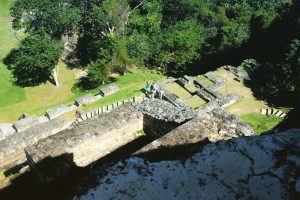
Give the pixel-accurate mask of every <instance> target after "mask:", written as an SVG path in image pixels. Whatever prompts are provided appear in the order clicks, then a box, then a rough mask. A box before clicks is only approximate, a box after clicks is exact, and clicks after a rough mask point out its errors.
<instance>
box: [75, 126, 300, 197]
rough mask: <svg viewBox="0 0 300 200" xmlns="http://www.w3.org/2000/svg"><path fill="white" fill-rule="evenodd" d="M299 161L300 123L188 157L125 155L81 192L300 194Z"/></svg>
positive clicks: (110, 194) (122, 194) (118, 194)
mask: <svg viewBox="0 0 300 200" xmlns="http://www.w3.org/2000/svg"><path fill="white" fill-rule="evenodd" d="M198 131H199V132H201V131H202V130H198ZM299 161H300V129H297V130H296V129H294V130H288V131H285V132H282V133H277V134H274V135H268V136H253V137H242V138H236V139H233V140H229V141H221V142H217V143H212V144H209V145H206V146H205V147H204V148H203V149H202V150H201V151H200V152H199V153H196V154H194V155H193V156H190V157H189V158H185V159H184V160H173V161H161V162H148V161H146V160H143V159H139V158H130V159H127V160H125V161H121V162H119V163H117V164H115V165H114V166H112V167H110V168H108V169H107V170H106V172H104V174H106V175H105V176H102V177H98V180H99V182H98V186H96V187H93V188H90V190H89V191H88V192H86V193H85V194H84V195H81V196H80V197H78V198H80V199H83V200H85V199H124V198H128V199H137V200H139V199H141V200H148V199H149V200H150V199H180V200H181V199H206V200H215V199H242V200H246V199H272V200H285V199H300V174H299V170H300V162H299ZM93 178H95V177H94V176H93Z"/></svg>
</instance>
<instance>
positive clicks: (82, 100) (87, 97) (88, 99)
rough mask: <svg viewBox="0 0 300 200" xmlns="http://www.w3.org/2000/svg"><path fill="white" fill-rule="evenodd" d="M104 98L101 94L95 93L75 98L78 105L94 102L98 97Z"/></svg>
mask: <svg viewBox="0 0 300 200" xmlns="http://www.w3.org/2000/svg"><path fill="white" fill-rule="evenodd" d="M100 98H102V96H101V95H96V96H95V95H93V94H86V95H84V96H82V97H79V98H78V99H76V100H75V104H76V105H77V106H81V105H85V104H89V103H92V102H94V101H97V100H98V99H100Z"/></svg>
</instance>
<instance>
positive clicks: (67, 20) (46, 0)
mask: <svg viewBox="0 0 300 200" xmlns="http://www.w3.org/2000/svg"><path fill="white" fill-rule="evenodd" d="M11 16H12V18H13V28H14V29H17V30H20V29H22V28H24V29H25V32H33V33H37V32H41V31H42V32H45V33H46V34H48V35H50V36H51V37H56V38H58V39H59V38H60V37H61V36H62V35H64V34H70V33H74V32H75V30H76V28H77V27H78V22H79V21H80V11H79V8H78V7H76V6H75V3H74V1H73V0H16V1H14V2H13V4H12V7H11Z"/></svg>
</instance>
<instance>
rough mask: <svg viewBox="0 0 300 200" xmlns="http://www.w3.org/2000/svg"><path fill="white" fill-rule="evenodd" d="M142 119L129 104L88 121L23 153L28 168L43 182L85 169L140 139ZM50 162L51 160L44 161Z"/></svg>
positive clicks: (34, 145)
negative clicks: (74, 170) (72, 168)
mask: <svg viewBox="0 0 300 200" xmlns="http://www.w3.org/2000/svg"><path fill="white" fill-rule="evenodd" d="M142 129H143V116H142V115H141V113H138V112H136V110H135V109H134V108H133V107H132V105H131V104H125V105H123V106H122V107H120V108H119V109H115V110H113V111H111V112H109V113H105V114H103V115H101V116H99V117H97V118H91V119H89V120H87V121H84V122H82V123H81V124H80V125H78V126H76V127H74V128H72V129H68V130H64V131H62V132H60V133H59V134H56V135H53V136H50V137H48V138H46V139H43V140H40V141H39V142H37V143H36V144H33V145H31V146H29V147H27V148H26V149H25V152H26V155H27V158H28V162H29V165H30V166H31V167H32V168H33V169H34V170H35V171H36V172H37V174H38V175H39V177H40V178H41V180H42V181H46V182H47V181H51V180H52V179H55V178H56V177H61V176H63V175H64V173H66V171H67V170H69V169H70V168H71V167H74V166H77V167H85V166H87V165H89V164H91V163H92V162H94V161H96V160H98V159H100V158H102V157H104V156H106V155H107V154H109V153H111V152H112V151H114V150H116V149H117V148H119V147H121V146H123V145H125V144H127V143H129V142H131V141H132V140H134V139H136V138H138V137H140V136H141V135H140V134H137V132H138V131H141V130H142ZM47 158H51V159H47Z"/></svg>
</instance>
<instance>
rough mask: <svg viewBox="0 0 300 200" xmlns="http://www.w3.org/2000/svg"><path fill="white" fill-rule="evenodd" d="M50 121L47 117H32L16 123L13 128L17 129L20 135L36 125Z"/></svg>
mask: <svg viewBox="0 0 300 200" xmlns="http://www.w3.org/2000/svg"><path fill="white" fill-rule="evenodd" d="M48 120H49V119H48V118H47V117H46V116H40V117H36V116H30V117H26V118H23V119H21V120H19V121H17V122H15V123H14V125H13V127H14V128H15V129H16V131H17V132H18V133H20V132H22V131H25V130H27V129H29V128H30V127H32V126H34V125H37V124H42V123H44V122H46V121H48Z"/></svg>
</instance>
